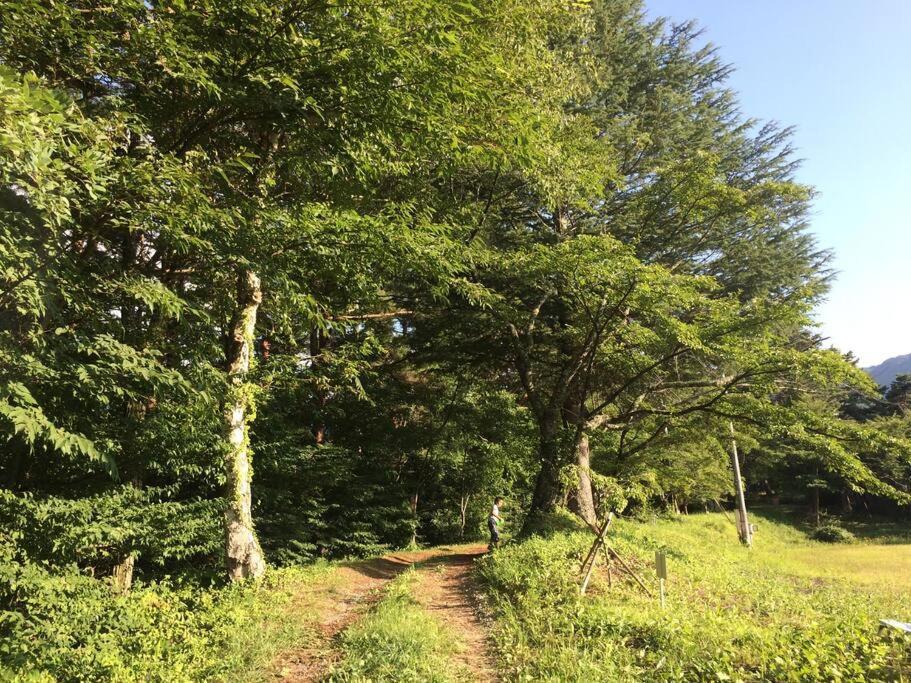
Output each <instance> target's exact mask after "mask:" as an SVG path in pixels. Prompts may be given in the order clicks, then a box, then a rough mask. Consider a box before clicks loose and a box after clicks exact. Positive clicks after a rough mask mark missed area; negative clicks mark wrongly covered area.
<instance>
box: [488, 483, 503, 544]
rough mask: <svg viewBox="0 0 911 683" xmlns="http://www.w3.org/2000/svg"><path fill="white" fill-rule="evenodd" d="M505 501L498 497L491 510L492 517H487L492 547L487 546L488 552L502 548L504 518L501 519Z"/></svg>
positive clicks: (494, 500)
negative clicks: (501, 536) (501, 510)
mask: <svg viewBox="0 0 911 683" xmlns="http://www.w3.org/2000/svg"><path fill="white" fill-rule="evenodd" d="M502 503H503V499H502V498H501V497H500V496H497V497H496V498H494V499H493V507H492V508H491V509H490V515H489V516H488V517H487V528H488V529H490V545H488V546H487V549H488V550H494V549H495V548H498V547H500V530H499V526H500V522H502V521H503V518H502V517H500V505H502Z"/></svg>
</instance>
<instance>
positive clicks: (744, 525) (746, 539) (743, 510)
mask: <svg viewBox="0 0 911 683" xmlns="http://www.w3.org/2000/svg"><path fill="white" fill-rule="evenodd" d="M728 425H729V426H730V428H731V464H732V465H733V467H734V490H735V491H736V492H737V510H738V512H739V514H738V515H737V535H738V536H739V537H740V542H741V543H743V544H744V545H745V546H746V547H747V548H751V547H752V546H753V533H752V531H751V530H750V521H749V518H748V517H747V501H746V497H745V496H744V493H743V479H741V478H740V458H739V457H738V455H737V440H736V439H735V438H734V422H733V421H731V422H729V423H728Z"/></svg>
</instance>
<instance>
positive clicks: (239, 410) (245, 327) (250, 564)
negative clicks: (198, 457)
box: [225, 270, 266, 581]
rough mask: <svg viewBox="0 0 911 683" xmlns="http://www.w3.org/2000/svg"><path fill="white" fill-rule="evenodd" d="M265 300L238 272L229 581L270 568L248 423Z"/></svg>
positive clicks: (230, 417)
mask: <svg viewBox="0 0 911 683" xmlns="http://www.w3.org/2000/svg"><path fill="white" fill-rule="evenodd" d="M261 302H262V288H261V286H260V281H259V277H258V276H257V275H256V273H254V272H252V271H250V270H243V271H241V272H240V273H239V274H238V282H237V305H236V308H235V311H234V316H233V320H232V321H231V330H230V337H229V339H228V346H227V353H226V360H227V370H228V382H229V384H230V389H229V393H228V400H227V402H226V405H225V420H226V422H227V429H228V443H229V447H228V455H227V461H226V463H225V464H226V468H225V469H226V480H227V481H226V485H227V507H226V509H225V556H226V560H227V566H228V577H229V578H230V579H231V580H232V581H237V580H240V579H244V578H247V577H254V578H255V577H259V576H262V575H263V573H264V572H265V570H266V563H265V560H264V558H263V553H262V549H261V548H260V545H259V541H258V540H257V538H256V532H255V531H254V528H253V514H252V510H251V507H252V496H251V491H250V479H251V470H250V442H249V438H248V427H249V422H250V421H251V420H252V419H253V414H254V399H253V392H252V386H251V385H250V383H249V382H248V381H247V374H248V373H249V371H250V362H251V358H252V356H253V335H254V331H255V328H256V315H257V311H258V310H259V305H260V303H261Z"/></svg>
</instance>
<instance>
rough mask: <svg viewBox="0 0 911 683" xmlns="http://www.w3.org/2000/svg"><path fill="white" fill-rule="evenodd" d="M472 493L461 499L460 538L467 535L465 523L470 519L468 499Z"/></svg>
mask: <svg viewBox="0 0 911 683" xmlns="http://www.w3.org/2000/svg"><path fill="white" fill-rule="evenodd" d="M470 499H471V494H470V493H468V494H465V495H464V496H462V497H461V498H460V499H459V538H464V537H465V524H466V523H467V521H468V501H469V500H470Z"/></svg>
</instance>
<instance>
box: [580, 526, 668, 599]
mask: <svg viewBox="0 0 911 683" xmlns="http://www.w3.org/2000/svg"><path fill="white" fill-rule="evenodd" d="M613 521H614V513H613V512H609V513H607V519H605V520H604V524H602V525H601V528H600V529H597V530H595V528H594V527H592V529H593V530H595V535H596V538H595V542H594V543H592V547H591V548H590V549H589V551H588V555H586V556H585V561H584V562H582V573H583V577H582V585H581V586H580V588H579V592H580V593H581V594H582V595H585V591H586V590H588V582H589V581H590V580H591V577H592V572H593V571H594V569H595V562H597V560H598V551H599V550H602V549H603V550H604V559H605V560H606V561H607V581H608V585H611V584H612V583H613V580H612V577H611V560H616V562H617V564H618V565H619V567H620V568H621V569H622V570H623V571H625V572H626V573H627V574H629V575H630V576H631V577H632V578H633V580H634V581H635V582H636V583H638V584H639V587H640V588H642V590H644V591H645V594H646V595H648V596H649V597H651V595H652V592H651V591H650V590H649V589H648V586H646V585H645V582H643V581H642V579H640V578H639V577H638V576H637V575H636V572H634V571H633V570H632V569H630V567H629V565H627V564H626V562H624V561H623V558H622V557H620V555H618V554H617V551H616V550H614V549H613V548H611V547H610V546H609V545H607V543H606V542H605V541H604V537H605V535H606V534H607V530H608V529H610V525H611V523H612V522H613Z"/></svg>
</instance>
